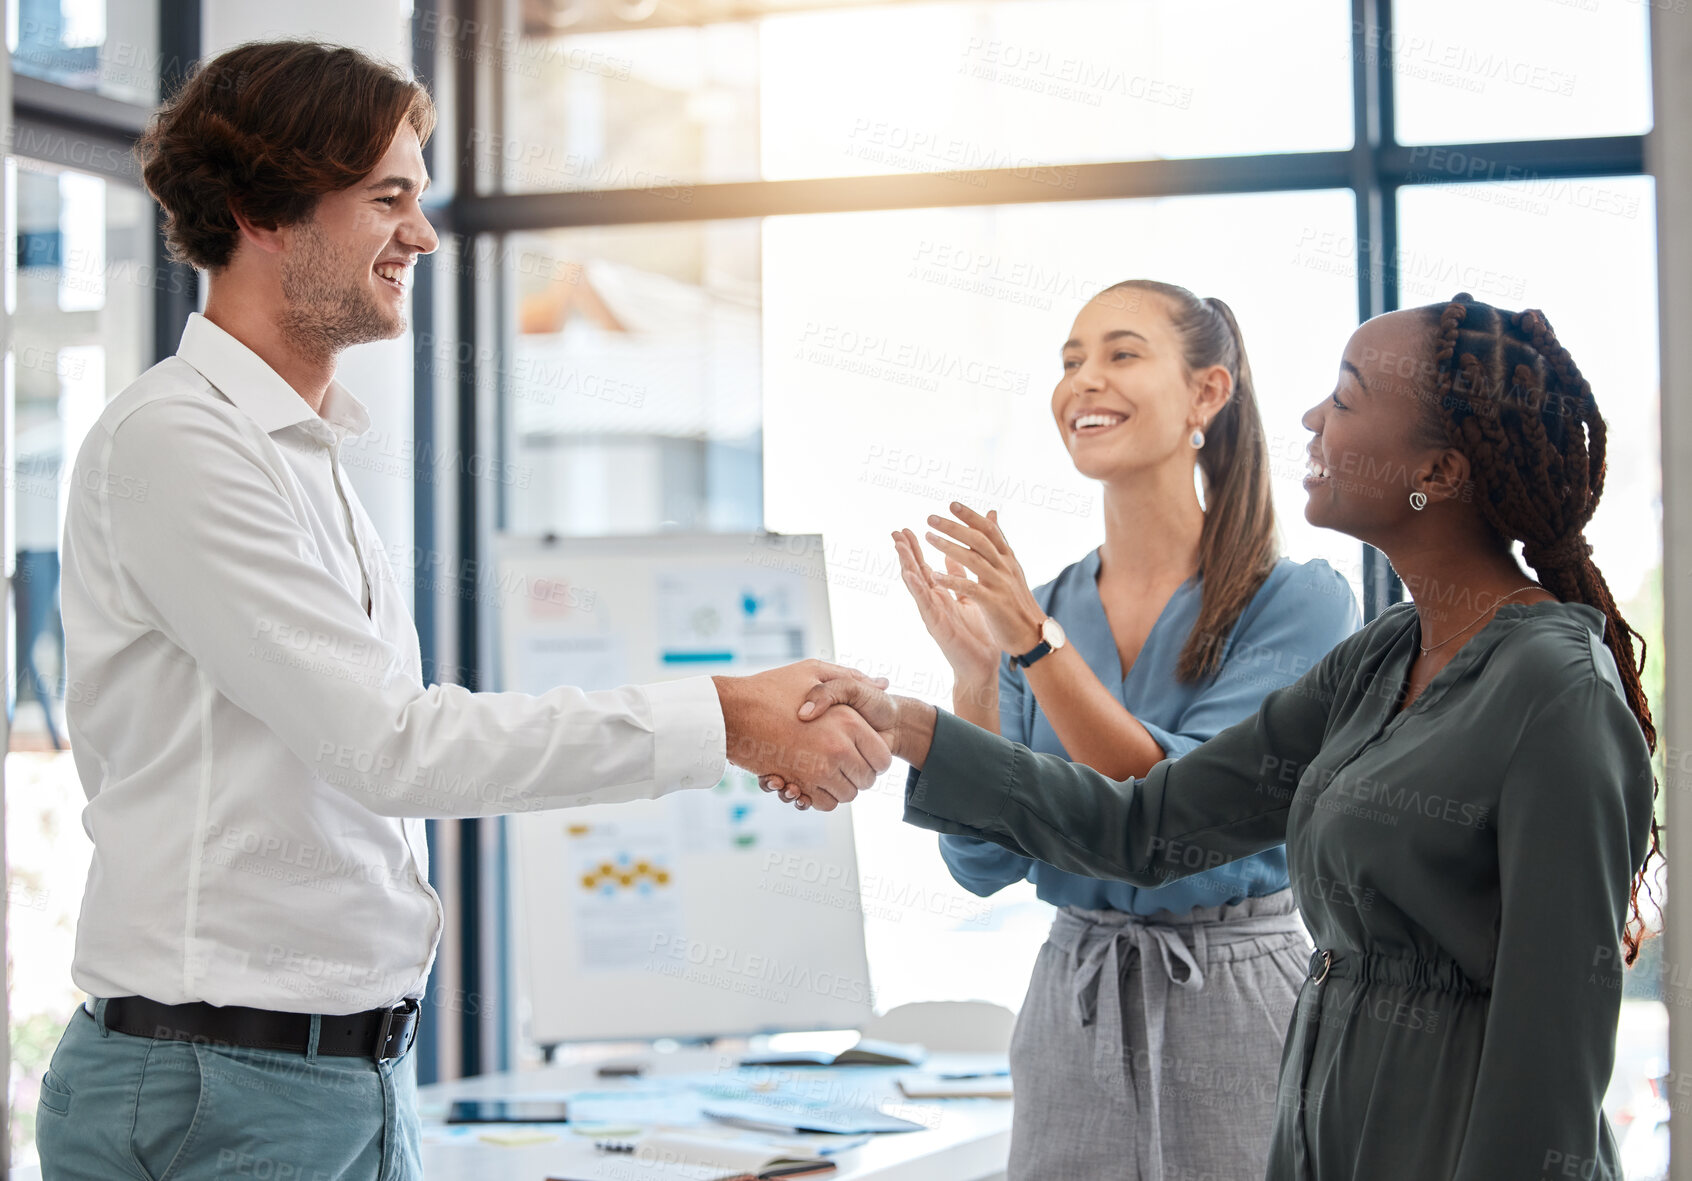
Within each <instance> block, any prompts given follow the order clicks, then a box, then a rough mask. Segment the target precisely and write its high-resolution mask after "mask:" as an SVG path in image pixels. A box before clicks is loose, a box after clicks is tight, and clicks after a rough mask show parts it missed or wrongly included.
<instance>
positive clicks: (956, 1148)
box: [418, 1050, 1011, 1181]
mask: <svg viewBox="0 0 1692 1181" xmlns="http://www.w3.org/2000/svg"><path fill="white" fill-rule="evenodd" d="M624 1057H626V1055H624ZM641 1057H642V1059H643V1060H644V1061H646V1062H648V1063H649V1064H650V1068H649V1070H648V1073H647V1075H646V1076H645V1077H647V1078H662V1077H664V1076H666V1075H680V1074H693V1075H699V1074H712V1073H716V1072H725V1071H729V1070H732V1069H733V1068H734V1065H735V1063H736V1061H737V1057H738V1056H736V1055H730V1054H725V1053H722V1052H718V1051H713V1050H682V1051H678V1052H676V1053H673V1054H647V1055H642V1056H641ZM998 1062H999V1063H1000V1064H1002V1063H1003V1058H1000V1059H998ZM983 1064H984V1060H983V1059H982V1058H981V1057H979V1056H975V1055H965V1054H935V1055H933V1056H931V1057H930V1058H929V1060H928V1061H927V1062H925V1063H924V1064H923V1067H922V1069H923V1070H925V1071H951V1070H958V1071H963V1070H973V1069H979V1068H980V1067H981V1066H982V1065H983ZM770 1073H771V1074H772V1075H775V1074H780V1075H802V1074H808V1073H810V1072H808V1071H805V1072H801V1071H797V1070H794V1071H788V1070H785V1069H784V1070H781V1071H771V1072H770ZM902 1073H910V1068H899V1069H887V1068H876V1067H843V1068H835V1069H833V1070H831V1071H830V1077H831V1078H838V1079H840V1080H841V1084H842V1087H843V1088H848V1089H849V1090H850V1093H851V1094H852V1095H853V1096H854V1097H855V1096H858V1095H861V1094H864V1093H866V1092H868V1093H874V1094H876V1095H879V1096H881V1097H884V1098H886V1099H889V1100H893V1101H894V1105H889V1106H888V1108H887V1110H888V1112H889V1113H890V1114H893V1115H900V1116H904V1117H905V1118H907V1119H912V1120H916V1121H918V1122H920V1123H924V1124H927V1125H928V1130H927V1131H922V1132H898V1133H892V1134H888V1135H882V1136H877V1137H876V1138H875V1139H873V1140H871V1141H870V1142H869V1143H868V1144H865V1145H863V1146H862V1147H859V1148H854V1149H850V1150H848V1151H846V1152H843V1153H841V1154H840V1155H839V1156H837V1157H835V1158H834V1159H835V1160H836V1161H837V1162H838V1164H839V1166H840V1169H839V1171H838V1172H836V1173H833V1174H831V1175H830V1176H829V1178H828V1181H990V1179H993V1178H997V1177H1000V1176H1002V1175H1003V1173H1004V1169H1005V1158H1006V1156H1007V1155H1008V1153H1009V1151H1010V1128H1011V1101H1010V1100H1008V1099H1003V1100H999V1099H950V1100H932V1101H931V1100H914V1099H906V1098H904V1097H903V1096H902V1095H901V1094H900V1093H899V1090H898V1088H897V1087H896V1086H895V1085H894V1079H895V1078H896V1077H897V1076H898V1075H899V1074H902ZM607 1086H608V1084H607V1081H606V1080H605V1079H601V1078H598V1077H596V1075H595V1074H594V1068H593V1064H592V1063H591V1062H589V1063H582V1064H579V1065H572V1066H552V1067H546V1068H544V1069H541V1070H530V1071H523V1072H521V1073H516V1074H501V1075H484V1076H481V1077H479V1078H474V1079H461V1080H459V1081H457V1082H450V1083H435V1084H432V1085H430V1086H427V1087H420V1088H419V1089H418V1091H419V1098H418V1106H419V1108H420V1109H421V1111H422V1113H423V1117H424V1123H425V1129H427V1127H428V1126H429V1124H430V1123H432V1122H435V1121H438V1120H439V1119H440V1117H441V1116H442V1115H443V1114H444V1113H445V1110H446V1106H447V1104H448V1103H449V1102H450V1101H451V1100H453V1099H476V1098H497V1097H508V1096H511V1095H521V1094H537V1093H542V1092H557V1091H570V1090H584V1091H602V1090H605V1089H606V1088H607ZM558 1130H559V1133H560V1134H559V1137H558V1139H557V1140H554V1141H550V1142H548V1143H546V1144H534V1145H525V1146H523V1147H518V1148H508V1147H502V1146H499V1145H494V1144H487V1143H483V1142H481V1141H479V1140H471V1141H468V1142H463V1143H448V1144H438V1143H437V1144H427V1145H425V1147H424V1150H423V1166H424V1168H423V1171H424V1176H425V1177H426V1178H427V1181H544V1179H545V1178H546V1177H547V1176H548V1175H549V1174H550V1175H563V1176H572V1175H579V1176H582V1177H592V1176H594V1167H595V1166H596V1165H601V1166H602V1165H603V1164H604V1163H605V1162H606V1160H607V1158H606V1157H605V1156H603V1155H601V1154H599V1153H597V1152H595V1151H594V1148H593V1141H592V1139H591V1138H589V1137H585V1136H578V1135H575V1134H574V1133H572V1132H571V1131H569V1129H568V1128H566V1127H564V1126H563V1125H560V1126H559V1129H558ZM610 1159H613V1160H614V1159H615V1158H610ZM572 1170H576V1172H574V1173H572ZM653 1177H654V1181H658V1179H659V1178H661V1177H662V1174H661V1173H659V1172H656V1171H654V1173H653Z"/></svg>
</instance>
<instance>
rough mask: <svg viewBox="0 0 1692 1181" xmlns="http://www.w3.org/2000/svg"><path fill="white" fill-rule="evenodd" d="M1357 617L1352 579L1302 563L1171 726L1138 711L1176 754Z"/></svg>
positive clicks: (1252, 704)
mask: <svg viewBox="0 0 1692 1181" xmlns="http://www.w3.org/2000/svg"><path fill="white" fill-rule="evenodd" d="M1361 623H1362V619H1361V618H1360V616H1359V614H1358V610H1357V599H1356V597H1355V596H1354V595H1353V594H1352V593H1351V584H1350V583H1349V582H1347V581H1346V580H1345V578H1344V577H1343V576H1342V575H1341V574H1340V573H1339V572H1338V571H1336V570H1335V569H1334V568H1333V567H1332V566H1330V565H1328V563H1326V562H1324V561H1320V560H1317V561H1312V562H1306V563H1304V564H1303V565H1302V566H1300V567H1298V568H1297V569H1296V570H1295V571H1293V573H1292V574H1291V575H1290V576H1289V577H1288V578H1287V580H1286V582H1285V583H1283V584H1282V585H1281V586H1279V587H1278V588H1277V589H1276V591H1275V593H1274V594H1273V595H1272V596H1269V597H1268V601H1267V602H1265V603H1264V605H1263V608H1262V610H1261V611H1259V612H1258V613H1257V614H1256V616H1255V617H1253V618H1251V619H1250V620H1249V621H1248V623H1247V624H1246V626H1245V627H1243V628H1241V629H1240V632H1239V634H1238V635H1236V636H1235V638H1234V641H1233V643H1232V644H1230V645H1229V648H1228V652H1227V654H1226V656H1225V657H1224V659H1223V661H1222V667H1221V668H1220V669H1219V670H1218V671H1217V673H1216V676H1215V677H1214V678H1212V680H1211V682H1210V684H1209V685H1207V686H1206V687H1205V688H1204V689H1203V690H1202V691H1201V692H1200V693H1199V694H1198V695H1197V696H1196V697H1195V698H1194V699H1193V701H1192V702H1191V703H1190V704H1189V705H1188V706H1187V708H1186V709H1185V710H1183V711H1182V712H1181V716H1180V719H1179V720H1178V723H1177V725H1176V727H1175V728H1174V729H1167V730H1166V729H1164V728H1163V727H1161V726H1154V725H1152V723H1150V722H1148V721H1146V720H1145V719H1144V718H1140V719H1139V721H1140V725H1142V726H1144V727H1145V728H1146V730H1147V732H1149V733H1150V734H1151V736H1152V737H1153V738H1154V739H1156V740H1157V744H1158V745H1159V746H1161V747H1162V748H1163V753H1164V755H1165V756H1166V757H1168V758H1172V759H1177V758H1180V757H1181V756H1182V755H1184V754H1186V753H1187V752H1188V751H1190V750H1192V749H1193V748H1194V747H1196V746H1198V745H1199V744H1200V743H1202V742H1207V741H1209V740H1210V739H1212V738H1214V737H1215V736H1216V735H1217V734H1219V733H1221V732H1222V730H1223V729H1225V728H1226V727H1228V726H1231V725H1233V724H1234V723H1235V722H1237V721H1239V720H1240V719H1241V718H1243V717H1246V716H1248V715H1249V714H1250V713H1251V712H1252V711H1253V710H1254V709H1256V708H1257V705H1258V703H1259V702H1260V701H1262V700H1263V695H1264V694H1265V693H1268V692H1270V691H1271V690H1274V689H1280V688H1283V687H1285V686H1287V685H1290V684H1292V683H1293V682H1294V681H1296V680H1298V678H1299V677H1301V676H1303V675H1304V674H1305V673H1307V672H1309V671H1310V670H1311V669H1312V668H1314V667H1315V665H1316V662H1317V661H1318V660H1320V659H1322V657H1324V656H1326V655H1327V654H1328V653H1329V652H1330V651H1332V650H1333V648H1334V646H1335V645H1337V644H1338V643H1339V642H1340V641H1341V640H1343V639H1345V638H1346V637H1347V636H1349V635H1351V634H1352V633H1353V632H1355V631H1356V630H1357V628H1358V627H1359V626H1360V624H1361Z"/></svg>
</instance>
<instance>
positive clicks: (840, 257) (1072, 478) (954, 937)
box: [763, 192, 1360, 1006]
mask: <svg viewBox="0 0 1692 1181" xmlns="http://www.w3.org/2000/svg"><path fill="white" fill-rule="evenodd" d="M1353 217H1354V206H1353V201H1352V198H1351V195H1350V194H1349V193H1347V192H1315V193H1288V194H1272V195H1248V196H1226V197H1189V198H1175V199H1167V200H1142V201H1110V202H1097V203H1091V202H1089V203H1081V204H1062V205H1026V206H1012V207H1003V208H987V209H935V210H915V211H905V212H893V213H857V214H831V215H826V216H811V217H789V218H770V219H768V220H767V221H766V223H765V230H764V309H765V310H764V353H763V355H764V386H765V390H766V395H765V411H764V430H765V448H764V471H765V488H766V496H765V515H766V518H767V520H768V525H769V527H770V528H771V529H773V530H776V531H778V532H821V533H822V534H823V535H824V537H825V539H826V542H827V556H828V561H829V565H830V573H831V595H832V599H833V616H834V630H835V642H836V645H837V648H838V651H839V658H840V659H841V660H842V661H845V662H847V663H851V664H857V665H859V666H861V667H865V668H868V669H870V670H872V671H874V672H877V673H880V674H883V675H886V676H887V677H889V678H890V679H891V681H892V682H893V684H894V686H895V688H896V689H898V690H899V691H901V692H905V693H910V694H913V695H916V696H921V697H924V698H927V699H929V700H931V701H936V702H940V703H943V704H949V693H950V680H951V676H950V672H949V669H948V667H947V665H946V663H945V661H944V660H943V659H942V657H941V655H940V653H939V651H938V650H937V648H936V647H935V645H934V643H933V641H932V640H930V639H929V637H928V635H927V633H926V632H925V631H924V630H923V627H922V624H921V622H920V621H919V620H918V618H917V613H916V610H915V608H914V606H913V605H912V604H911V602H910V601H909V598H908V596H907V595H906V592H905V590H904V587H903V586H902V585H901V583H900V581H899V577H898V567H897V563H896V561H895V559H894V556H893V550H892V546H891V543H890V541H889V538H888V534H889V532H890V531H891V530H893V529H895V528H899V527H902V526H903V527H911V528H913V529H916V530H917V531H918V532H919V534H920V532H921V528H922V521H923V519H924V517H926V516H927V514H929V513H931V512H935V511H943V509H944V506H945V504H946V503H947V502H948V501H949V500H951V499H954V498H955V499H961V500H964V501H965V502H967V503H970V504H972V505H974V506H975V507H976V508H978V509H982V510H985V509H986V508H990V507H996V508H997V509H998V510H999V513H1000V517H1001V520H1002V521H1003V524H1004V529H1005V532H1006V534H1007V536H1008V538H1009V540H1010V542H1011V544H1012V546H1013V547H1014V548H1015V550H1016V554H1017V557H1018V560H1019V561H1020V562H1021V563H1022V566H1023V568H1024V570H1025V571H1026V573H1027V574H1028V576H1029V579H1030V581H1031V582H1032V583H1034V584H1038V583H1041V582H1044V581H1046V580H1048V579H1050V578H1052V577H1053V576H1054V575H1056V574H1057V573H1058V571H1059V570H1060V569H1062V568H1063V567H1064V566H1066V565H1068V564H1069V563H1070V562H1073V561H1075V560H1076V559H1078V558H1079V557H1081V556H1082V555H1083V554H1084V553H1085V552H1086V551H1087V550H1088V549H1090V548H1092V547H1093V546H1095V545H1097V544H1098V543H1099V541H1101V540H1102V537H1103V529H1104V526H1103V522H1102V516H1101V514H1102V511H1103V510H1102V505H1101V501H1100V491H1099V487H1098V485H1096V484H1094V483H1093V482H1091V481H1089V480H1087V479H1085V478H1083V477H1081V476H1080V475H1079V474H1077V473H1076V471H1075V470H1074V468H1073V467H1072V466H1071V463H1070V460H1069V455H1068V453H1067V451H1066V450H1065V448H1064V447H1063V445H1062V443H1061V442H1060V440H1059V439H1058V438H1057V437H1056V427H1055V426H1054V424H1053V422H1052V418H1051V410H1050V394H1051V390H1052V388H1053V386H1054V385H1055V384H1056V383H1057V381H1058V378H1059V376H1060V373H1061V370H1060V364H1059V347H1060V345H1061V344H1062V342H1063V341H1064V339H1065V338H1066V337H1067V335H1068V330H1069V327H1070V324H1071V323H1072V321H1073V319H1074V317H1075V314H1076V312H1077V311H1079V309H1080V307H1081V305H1082V304H1083V303H1084V302H1085V301H1086V299H1087V298H1088V297H1089V296H1091V295H1092V294H1093V293H1095V292H1097V291H1098V290H1100V289H1101V288H1103V287H1106V286H1109V285H1110V284H1111V283H1114V282H1116V281H1118V280H1121V279H1126V278H1130V277H1135V276H1142V277H1151V278H1159V279H1165V280H1169V281H1173V282H1177V283H1180V284H1182V285H1183V286H1187V287H1190V288H1191V289H1193V290H1194V291H1196V292H1197V293H1199V294H1201V295H1216V296H1220V297H1221V298H1223V299H1225V300H1227V301H1228V302H1229V304H1230V305H1231V306H1232V307H1233V308H1234V309H1235V311H1236V312H1237V314H1238V316H1239V319H1240V323H1241V326H1242V330H1243V332H1244V335H1245V339H1246V347H1247V352H1248V355H1249V357H1250V360H1251V365H1252V369H1253V372H1254V375H1255V377H1256V382H1257V388H1258V398H1259V403H1260V407H1261V411H1262V414H1263V418H1264V423H1265V426H1266V428H1267V430H1268V433H1269V439H1270V454H1271V463H1272V474H1273V478H1274V493H1275V499H1276V508H1277V512H1278V514H1279V517H1280V526H1281V531H1282V536H1283V538H1284V546H1283V549H1284V552H1286V553H1288V554H1290V555H1291V556H1293V557H1295V558H1299V559H1306V558H1310V557H1315V556H1321V557H1326V558H1327V559H1328V560H1329V561H1330V562H1332V563H1333V564H1334V565H1335V567H1336V568H1337V569H1339V570H1341V571H1342V572H1344V573H1346V574H1347V575H1349V576H1351V577H1352V579H1353V582H1354V583H1355V582H1356V581H1357V578H1358V574H1359V569H1358V568H1359V565H1360V547H1359V546H1358V544H1357V543H1356V542H1355V541H1352V540H1351V539H1350V538H1346V537H1343V536H1341V535H1339V534H1335V533H1331V532H1324V531H1319V530H1316V529H1313V528H1312V527H1310V526H1309V525H1308V524H1306V523H1305V521H1304V517H1303V507H1302V506H1303V504H1304V500H1305V495H1304V492H1303V490H1302V488H1301V484H1300V482H1301V480H1302V479H1303V476H1304V472H1305V458H1304V457H1305V447H1306V446H1307V444H1308V440H1309V433H1308V432H1307V431H1305V430H1304V428H1303V427H1302V426H1300V425H1299V418H1300V416H1301V415H1302V413H1303V412H1304V410H1305V409H1307V408H1308V407H1309V406H1311V405H1312V404H1314V403H1315V402H1317V401H1319V400H1320V399H1321V398H1322V397H1323V396H1324V395H1325V394H1326V393H1327V392H1328V391H1329V390H1330V389H1331V388H1332V386H1333V380H1334V374H1335V372H1336V371H1337V366H1338V361H1339V357H1340V354H1341V351H1342V349H1343V347H1344V344H1345V341H1346V338H1347V337H1348V336H1349V335H1350V333H1351V331H1352V329H1353V328H1354V327H1355V326H1356V322H1357V313H1356V306H1357V304H1356V298H1357V297H1356V280H1355V277H1354V275H1353V274H1352V273H1351V270H1350V266H1349V264H1348V263H1347V261H1346V258H1345V257H1344V251H1345V249H1346V244H1348V243H1349V242H1350V240H1351V238H1350V234H1351V227H1352V224H1353ZM930 556H931V557H932V555H930ZM899 798H900V793H899V792H898V791H894V790H883V791H877V792H875V793H872V794H870V795H866V796H863V797H860V799H859V801H858V802H857V803H856V804H854V805H853V815H854V818H855V821H856V823H857V825H858V833H859V841H858V852H859V859H860V864H861V870H862V873H863V876H864V881H865V882H866V883H867V882H871V881H874V882H879V883H884V884H887V886H888V888H889V889H897V890H899V891H901V893H902V894H904V895H906V896H918V894H920V896H921V897H923V898H925V899H928V900H930V901H929V903H928V904H927V905H925V907H924V908H923V913H917V912H916V910H915V908H912V909H911V910H910V911H908V912H897V913H896V914H895V915H894V918H895V919H899V920H902V921H889V920H887V919H882V918H878V917H876V915H875V914H874V913H873V909H874V908H871V907H869V906H866V907H865V911H866V930H867V936H868V940H869V949H870V964H871V971H872V973H873V974H874V980H875V987H876V996H877V1003H878V1005H885V1006H891V1005H895V1004H899V1003H901V1002H903V1001H908V1000H920V999H934V998H938V997H957V998H965V997H982V996H985V997H986V998H987V999H991V1000H996V1001H1000V1002H1001V1003H1004V1004H1008V1005H1012V1006H1016V1005H1019V1004H1020V1002H1021V998H1022V992H1023V989H1024V987H1025V985H1026V982H1027V973H1026V970H1027V968H1028V967H1029V966H1031V964H1032V961H1033V957H1034V954H1035V952H1036V950H1037V949H1038V947H1039V945H1040V943H1041V942H1042V941H1043V940H1044V939H1045V934H1046V927H1047V925H1048V921H1049V912H1048V911H1047V909H1046V908H1045V906H1044V905H1043V904H1041V903H1038V902H1037V901H1036V900H1035V899H1034V896H1033V891H1032V888H1031V887H1027V886H1021V887H1017V888H1016V889H1014V890H1007V891H1005V892H1003V893H1000V894H996V895H994V896H993V897H992V898H991V899H986V900H983V899H979V898H975V897H973V896H971V895H968V894H965V893H964V892H963V891H962V890H961V888H959V887H958V886H956V885H955V884H953V883H952V881H951V879H950V877H949V876H948V875H947V872H946V869H945V866H944V865H943V864H942V863H941V861H940V858H939V857H938V856H937V855H936V854H935V851H934V838H933V836H932V835H931V834H928V833H924V832H921V831H919V830H916V829H913V828H910V827H909V826H908V825H905V824H903V823H901V822H900V804H899V802H898V801H899ZM941 900H944V901H943V902H942V901H941ZM979 932H987V933H989V937H988V938H971V937H970V936H971V935H973V934H976V933H979Z"/></svg>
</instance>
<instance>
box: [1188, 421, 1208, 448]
mask: <svg viewBox="0 0 1692 1181" xmlns="http://www.w3.org/2000/svg"><path fill="white" fill-rule="evenodd" d="M1187 442H1189V443H1191V444H1192V445H1193V450H1194V451H1202V450H1203V449H1204V432H1203V431H1201V430H1199V429H1198V427H1196V426H1195V427H1194V428H1193V433H1192V434H1190V435H1188V436H1187Z"/></svg>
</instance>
